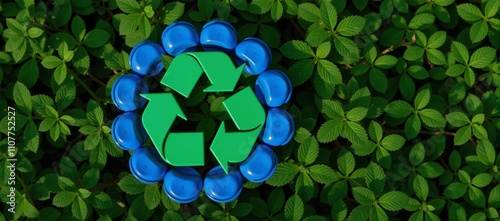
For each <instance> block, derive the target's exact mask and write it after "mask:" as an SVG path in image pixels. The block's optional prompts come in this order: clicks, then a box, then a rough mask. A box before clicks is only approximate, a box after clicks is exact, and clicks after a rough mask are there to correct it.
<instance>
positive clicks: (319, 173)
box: [308, 164, 339, 184]
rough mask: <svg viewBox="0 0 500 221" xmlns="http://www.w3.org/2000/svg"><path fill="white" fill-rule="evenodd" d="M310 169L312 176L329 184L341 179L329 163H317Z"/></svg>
mask: <svg viewBox="0 0 500 221" xmlns="http://www.w3.org/2000/svg"><path fill="white" fill-rule="evenodd" d="M308 169H309V175H310V176H311V178H313V180H314V181H316V182H318V183H321V184H329V183H333V182H335V181H337V180H339V177H338V175H337V173H336V172H335V171H334V170H333V169H332V168H330V167H329V166H327V165H324V164H315V165H312V166H310V167H309V168H308Z"/></svg>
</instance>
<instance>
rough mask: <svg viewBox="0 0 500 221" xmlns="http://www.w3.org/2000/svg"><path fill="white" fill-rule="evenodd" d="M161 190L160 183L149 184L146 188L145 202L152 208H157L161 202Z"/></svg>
mask: <svg viewBox="0 0 500 221" xmlns="http://www.w3.org/2000/svg"><path fill="white" fill-rule="evenodd" d="M160 197H161V195H160V190H159V189H158V184H156V183H154V184H149V185H146V187H145V188H144V203H145V204H146V207H147V208H148V209H150V210H152V209H154V208H156V207H157V206H158V205H159V204H160Z"/></svg>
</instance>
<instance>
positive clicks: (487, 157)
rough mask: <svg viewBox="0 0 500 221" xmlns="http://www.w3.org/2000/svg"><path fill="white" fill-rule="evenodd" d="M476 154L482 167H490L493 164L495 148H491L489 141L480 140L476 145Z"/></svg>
mask: <svg viewBox="0 0 500 221" xmlns="http://www.w3.org/2000/svg"><path fill="white" fill-rule="evenodd" d="M457 135H458V134H457ZM476 154H477V157H478V158H479V161H481V163H483V164H484V165H487V166H492V165H494V164H495V156H496V153H495V148H493V145H492V144H491V142H490V141H488V140H480V141H479V142H478V143H477V149H476Z"/></svg>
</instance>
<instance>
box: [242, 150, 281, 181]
mask: <svg viewBox="0 0 500 221" xmlns="http://www.w3.org/2000/svg"><path fill="white" fill-rule="evenodd" d="M277 166H278V157H277V156H276V153H274V151H273V150H272V149H271V148H270V147H269V146H267V145H265V144H257V146H256V147H255V148H254V150H253V152H252V154H250V156H249V157H248V158H247V159H246V160H244V161H243V162H241V163H240V172H241V174H242V175H243V176H244V177H245V178H247V180H249V181H251V182H254V183H260V182H264V181H266V180H268V179H269V178H271V176H273V174H274V172H275V171H276V168H277Z"/></svg>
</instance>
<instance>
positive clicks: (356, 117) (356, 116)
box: [346, 107, 368, 122]
mask: <svg viewBox="0 0 500 221" xmlns="http://www.w3.org/2000/svg"><path fill="white" fill-rule="evenodd" d="M367 113H368V109H367V108H364V107H355V108H353V109H351V110H350V111H349V112H347V114H346V118H347V119H348V120H350V121H354V122H358V121H361V120H363V118H365V117H366V114H367Z"/></svg>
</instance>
